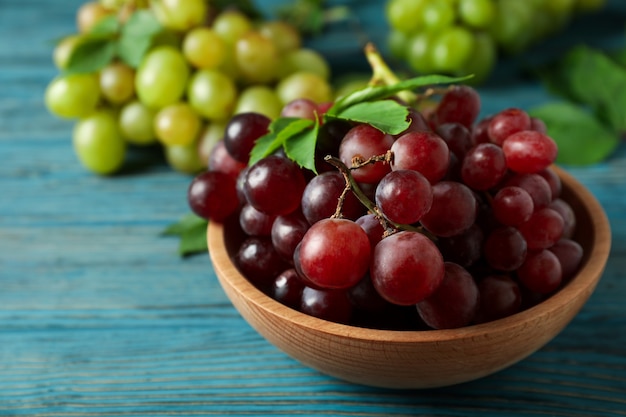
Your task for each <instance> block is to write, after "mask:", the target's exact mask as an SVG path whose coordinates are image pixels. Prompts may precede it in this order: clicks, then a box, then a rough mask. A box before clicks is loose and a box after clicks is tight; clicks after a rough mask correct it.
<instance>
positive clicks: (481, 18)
mask: <svg viewBox="0 0 626 417" xmlns="http://www.w3.org/2000/svg"><path fill="white" fill-rule="evenodd" d="M495 9H496V7H495V5H494V3H493V0H459V6H458V10H459V17H460V19H461V21H462V22H463V23H465V24H466V25H468V26H471V27H474V28H478V29H484V28H487V27H489V25H490V24H491V22H493V19H494V16H495V14H496V10H495Z"/></svg>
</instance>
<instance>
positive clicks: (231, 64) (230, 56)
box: [217, 45, 241, 80]
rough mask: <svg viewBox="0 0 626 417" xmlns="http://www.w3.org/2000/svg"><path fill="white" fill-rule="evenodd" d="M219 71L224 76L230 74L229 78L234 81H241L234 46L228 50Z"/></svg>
mask: <svg viewBox="0 0 626 417" xmlns="http://www.w3.org/2000/svg"><path fill="white" fill-rule="evenodd" d="M217 69H218V70H219V71H221V72H222V73H224V74H228V76H229V77H231V78H232V79H233V80H239V79H241V74H240V71H239V67H237V61H236V60H235V48H234V47H233V45H231V47H229V48H226V51H225V54H224V60H223V61H222V64H221V65H220V66H219V67H218V68H217Z"/></svg>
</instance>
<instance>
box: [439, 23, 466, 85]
mask: <svg viewBox="0 0 626 417" xmlns="http://www.w3.org/2000/svg"><path fill="white" fill-rule="evenodd" d="M473 52H474V35H473V34H472V32H470V31H469V30H467V29H465V28H464V27H461V26H452V27H450V28H448V29H446V30H444V31H443V32H441V33H438V34H437V35H436V36H435V38H434V39H433V43H432V52H431V54H432V55H431V57H432V63H433V67H434V68H435V70H436V71H442V72H451V73H454V72H458V71H460V70H462V69H463V68H464V66H465V64H466V62H467V61H468V59H469V58H470V56H471V54H472V53H473Z"/></svg>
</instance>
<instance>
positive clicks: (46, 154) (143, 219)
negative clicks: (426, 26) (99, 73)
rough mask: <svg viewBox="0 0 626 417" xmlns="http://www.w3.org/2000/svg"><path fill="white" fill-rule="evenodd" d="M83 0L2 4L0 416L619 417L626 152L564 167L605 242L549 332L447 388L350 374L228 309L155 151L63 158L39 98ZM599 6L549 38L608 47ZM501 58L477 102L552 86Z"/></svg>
mask: <svg viewBox="0 0 626 417" xmlns="http://www.w3.org/2000/svg"><path fill="white" fill-rule="evenodd" d="M79 4H80V2H79V1H78V0H67V1H63V2H53V1H49V0H0V88H1V89H0V156H2V163H0V192H1V194H0V415H3V416H174V415H177V416H180V415H290V416H308V415H310V416H319V415H326V416H342V415H343V416H489V417H491V416H498V417H500V416H518V417H521V416H534V417H536V416H576V417H577V416H580V417H583V416H584V417H588V416H600V417H604V416H607V417H609V416H610V417H613V416H624V415H626V395H625V393H626V348H625V346H626V304H625V302H624V300H625V299H626V279H625V273H624V271H626V249H625V248H626V184H625V179H624V178H625V174H626V149H624V148H623V147H622V149H620V151H619V152H618V154H617V155H616V156H615V157H613V158H611V159H610V160H608V161H606V162H605V163H602V164H598V165H597V166H593V167H589V168H573V167H568V168H567V170H568V171H569V172H570V173H572V174H573V175H574V176H575V177H576V178H577V179H578V180H579V181H581V182H582V183H583V184H584V185H586V186H587V187H588V188H589V189H590V190H591V191H592V192H593V193H594V195H596V197H597V198H598V200H599V201H600V203H601V204H602V205H603V207H604V208H605V210H606V213H607V215H608V218H609V221H610V223H611V226H612V230H613V242H614V243H613V246H612V249H611V254H610V258H609V261H608V264H607V268H606V271H605V273H604V276H603V277H602V279H601V281H600V282H599V284H598V287H597V289H596V291H595V292H594V294H593V295H592V296H591V298H590V299H589V301H588V303H587V304H586V305H585V307H584V308H583V310H582V311H581V312H580V314H578V315H577V316H576V318H575V319H574V320H573V321H572V322H571V323H570V324H569V325H568V326H567V327H566V328H565V330H564V331H563V332H562V333H560V334H559V336H558V337H556V338H555V339H554V340H552V341H551V342H550V343H549V344H548V345H546V346H545V347H544V348H542V349H541V350H539V351H538V352H536V353H535V354H533V355H531V356H530V357H528V358H527V359H525V360H523V361H521V362H520V363H518V364H516V365H514V366H513V367H511V368H508V369H506V370H504V371H502V372H500V373H497V374H495V375H492V376H490V377H487V378H484V379H481V380H478V381H475V382H471V383H466V384H461V385H458V386H454V387H448V388H443V389H433V390H426V391H407V392H404V391H389V390H384V389H376V388H367V387H363V386H359V385H353V384H349V383H345V382H342V381H340V380H337V379H334V378H331V377H327V376H324V375H322V374H320V373H318V372H317V371H314V370H312V369H310V368H308V367H306V366H303V365H301V364H299V363H298V362H296V361H295V360H293V359H291V358H289V357H288V356H287V355H285V354H283V353H282V352H280V351H279V350H278V349H277V348H275V347H273V346H272V345H271V344H269V343H268V342H266V341H265V340H264V339H263V338H262V337H261V336H259V335H258V334H257V333H256V332H255V331H254V330H253V329H252V328H251V327H250V326H249V325H248V324H246V323H245V321H244V320H243V319H242V318H241V317H240V316H239V314H238V313H237V311H236V310H235V309H234V308H233V307H232V306H231V304H230V302H229V301H228V299H227V298H226V296H225V294H224V292H223V291H222V290H221V288H220V286H219V283H218V282H217V279H216V277H215V273H214V271H213V269H212V268H211V264H210V261H209V258H208V256H199V257H194V258H190V259H186V260H181V259H178V258H177V257H176V245H177V242H176V241H175V240H173V239H169V238H163V237H160V236H159V233H160V232H161V230H162V229H163V228H164V227H165V226H166V225H167V224H168V223H170V222H172V221H175V220H176V219H178V218H179V216H181V215H182V214H184V213H186V210H187V208H186V203H185V201H184V194H185V190H186V187H187V185H188V182H189V178H188V177H185V176H182V175H180V174H175V173H172V172H171V171H170V170H168V169H167V168H166V167H165V166H164V165H163V164H162V161H161V157H160V156H159V155H149V156H138V155H135V158H134V159H133V163H132V166H131V167H130V168H129V169H127V170H126V171H125V172H124V173H123V174H122V175H119V176H116V177H113V178H106V179H103V178H98V177H94V176H92V175H91V174H89V173H87V172H85V171H84V170H83V169H82V168H81V167H80V165H79V164H78V163H77V162H76V160H75V158H74V155H73V151H72V147H71V139H70V136H71V128H72V126H71V123H69V122H66V121H61V120H58V119H55V118H54V117H52V116H50V115H49V114H48V113H47V112H46V110H45V109H44V107H43V102H42V97H43V91H44V89H45V86H46V84H47V83H48V82H49V81H50V80H51V79H52V78H53V77H54V76H55V74H56V71H55V69H54V68H53V66H52V63H51V50H52V49H51V48H52V43H53V41H54V40H55V39H57V38H58V37H60V36H62V35H64V34H67V33H70V32H72V31H73V19H74V11H75V10H76V8H77V7H78V5H79ZM611 5H612V7H613V9H612V12H610V13H606V14H603V15H602V16H600V17H599V18H598V19H596V20H595V23H591V24H590V26H586V25H578V26H577V27H575V28H574V29H576V30H571V31H569V32H568V34H567V36H566V37H564V38H563V37H561V38H559V40H556V39H555V40H554V42H549V43H548V44H549V45H548V46H551V47H553V48H556V47H555V45H557V46H558V48H556V49H553V51H554V50H562V49H560V47H561V46H562V45H564V44H571V43H572V42H575V41H576V40H580V39H581V38H585V39H589V40H590V43H592V44H593V43H596V44H615V43H619V44H620V45H621V44H622V43H623V42H622V40H623V39H622V35H623V22H624V21H625V20H626V19H625V15H624V11H623V7H622V5H623V2H621V0H617V1H613V2H611ZM376 17H377V16H375V15H374V16H372V15H368V19H369V20H368V22H372V23H371V25H370V26H374V22H376V21H378V22H379V23H380V19H379V18H378V20H377V19H376ZM581 28H582V29H581ZM335 44H337V45H338V44H339V41H337V42H328V43H323V42H321V41H320V45H321V46H323V47H326V48H330V47H331V46H330V45H335ZM343 44H345V42H344V43H343ZM548 46H546V47H545V48H546V49H547V48H548ZM546 49H543V50H544V51H546ZM545 55H549V54H547V53H546V54H545ZM545 55H544V56H545ZM533 56H534V55H533ZM533 56H531V55H528V56H526V58H527V59H530V58H532V57H533ZM537 59H538V58H537ZM344 64H345V62H344ZM505 64H508V63H505ZM345 65H347V66H349V67H351V65H350V64H345ZM502 71H503V72H502V74H499V75H501V77H500V78H498V80H499V81H500V83H499V84H494V85H491V86H487V87H485V88H483V89H482V91H481V92H482V94H483V97H484V109H483V112H484V114H490V113H493V112H495V111H497V110H499V109H502V108H504V107H508V106H511V105H512V104H515V105H519V106H521V107H529V106H532V105H534V104H537V103H540V102H543V101H545V100H547V99H548V98H549V96H548V94H547V93H546V92H545V91H544V90H543V89H542V88H541V87H540V86H539V85H537V84H536V83H535V82H532V81H528V80H524V79H523V78H520V77H519V74H518V73H515V72H514V71H513V70H512V68H511V66H509V67H507V66H505V67H504V69H503V70H502Z"/></svg>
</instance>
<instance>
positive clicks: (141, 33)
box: [117, 10, 163, 68]
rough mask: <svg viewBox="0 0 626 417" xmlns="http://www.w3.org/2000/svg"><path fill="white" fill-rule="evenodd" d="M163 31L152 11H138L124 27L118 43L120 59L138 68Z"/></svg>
mask: <svg viewBox="0 0 626 417" xmlns="http://www.w3.org/2000/svg"><path fill="white" fill-rule="evenodd" d="M161 32H163V27H162V26H161V24H160V23H159V22H158V20H156V18H155V17H154V15H153V14H152V13H151V12H149V11H147V10H139V11H136V12H135V13H133V14H132V15H131V17H130V18H129V19H128V21H127V22H126V24H125V25H124V26H123V27H122V33H121V36H120V39H119V41H118V45H117V53H118V55H119V57H120V59H122V61H124V62H125V63H126V64H128V65H129V66H131V67H132V68H137V67H138V66H139V64H141V61H142V59H143V57H144V55H145V54H146V52H148V50H149V49H150V47H151V46H152V44H153V42H154V38H155V37H156V36H157V35H158V34H160V33H161Z"/></svg>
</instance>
